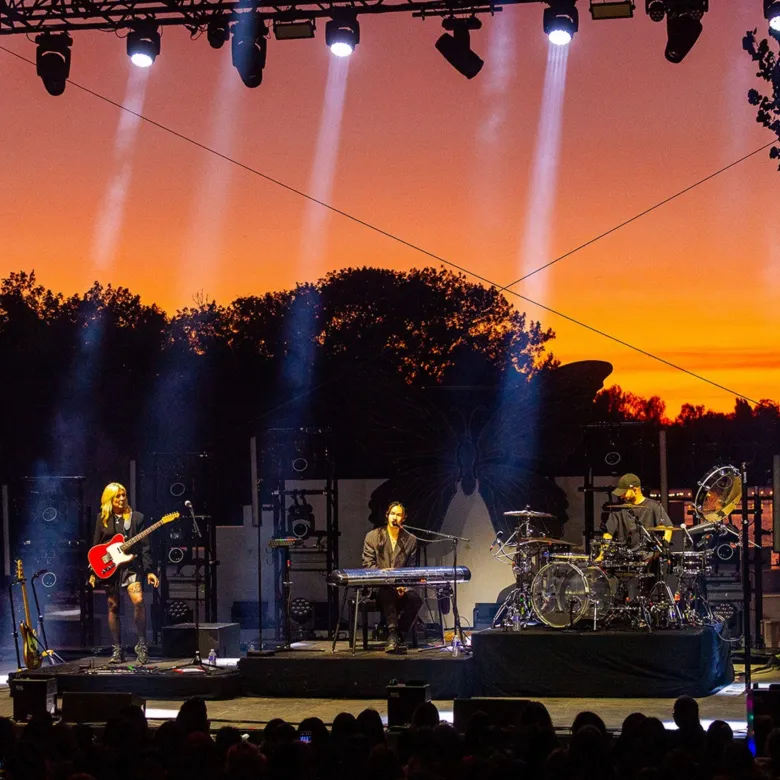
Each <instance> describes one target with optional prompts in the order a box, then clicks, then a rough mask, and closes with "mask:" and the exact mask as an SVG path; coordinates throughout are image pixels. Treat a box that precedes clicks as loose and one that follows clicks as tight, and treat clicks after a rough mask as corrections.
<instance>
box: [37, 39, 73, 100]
mask: <svg viewBox="0 0 780 780" xmlns="http://www.w3.org/2000/svg"><path fill="white" fill-rule="evenodd" d="M35 43H37V44H38V48H37V49H36V52H35V66H36V70H37V71H38V75H39V76H40V77H41V81H42V82H43V86H44V87H46V91H47V92H48V93H49V94H50V95H61V94H62V93H63V92H64V91H65V82H66V81H67V80H68V76H69V75H70V47H71V44H72V43H73V39H72V38H71V37H70V35H68V33H65V32H64V33H41V34H40V35H38V36H37V37H36V38H35Z"/></svg>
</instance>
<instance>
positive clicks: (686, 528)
mask: <svg viewBox="0 0 780 780" xmlns="http://www.w3.org/2000/svg"><path fill="white" fill-rule="evenodd" d="M680 528H682V529H683V531H685V535H686V536H687V537H688V541H689V542H690V543H691V547H693V537H692V536H691V535H690V534H689V533H688V526H687V525H685V523H680Z"/></svg>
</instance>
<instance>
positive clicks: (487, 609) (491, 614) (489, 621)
mask: <svg viewBox="0 0 780 780" xmlns="http://www.w3.org/2000/svg"><path fill="white" fill-rule="evenodd" d="M500 606H501V602H499V601H478V602H477V603H476V604H475V605H474V620H473V621H472V625H473V626H474V628H475V629H479V628H490V626H492V625H493V619H494V618H495V616H496V612H498V609H499V607H500Z"/></svg>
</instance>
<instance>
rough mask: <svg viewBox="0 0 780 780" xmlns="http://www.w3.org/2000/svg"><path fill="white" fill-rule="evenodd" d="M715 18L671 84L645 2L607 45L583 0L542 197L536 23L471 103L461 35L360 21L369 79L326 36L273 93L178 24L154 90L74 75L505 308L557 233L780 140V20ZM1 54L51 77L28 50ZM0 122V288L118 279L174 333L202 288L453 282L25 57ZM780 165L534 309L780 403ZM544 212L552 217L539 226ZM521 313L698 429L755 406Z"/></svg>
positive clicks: (398, 21) (695, 195)
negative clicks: (768, 70) (776, 70)
mask: <svg viewBox="0 0 780 780" xmlns="http://www.w3.org/2000/svg"><path fill="white" fill-rule="evenodd" d="M710 5H711V11H710V12H709V13H708V14H707V15H706V16H705V18H704V32H703V34H702V37H701V38H700V40H699V42H698V43H697V45H696V46H695V48H694V49H693V51H692V52H691V53H690V54H689V55H688V57H687V58H686V60H685V61H684V62H683V63H682V64H681V65H672V64H670V63H668V62H667V61H666V60H665V59H664V54H663V50H664V45H665V25H662V24H653V23H652V22H651V21H650V20H649V19H648V18H647V17H646V16H645V14H644V2H639V3H638V6H639V7H638V8H637V11H636V15H635V18H634V19H633V20H620V21H602V22H593V21H592V20H591V19H590V15H589V13H588V10H587V3H586V2H582V1H581V2H580V3H579V7H580V16H581V21H580V31H579V34H578V35H577V36H576V37H575V39H574V42H573V43H572V45H571V46H570V48H569V51H568V62H567V63H566V70H565V72H566V84H565V90H563V89H561V88H560V85H558V87H557V88H554V89H552V90H551V93H550V94H551V95H552V100H553V102H557V103H558V104H560V105H561V106H562V111H561V113H560V116H561V117H562V125H561V126H560V146H559V159H558V164H557V165H554V166H552V168H551V169H550V170H545V169H543V174H542V176H541V177H539V176H536V177H535V176H534V170H538V167H539V166H538V160H539V157H538V151H537V150H539V149H542V151H543V155H544V156H543V157H542V159H544V160H546V159H549V148H550V147H552V148H553V151H554V150H555V139H554V137H553V135H552V134H551V128H550V122H549V121H548V122H547V123H542V124H541V125H540V114H541V109H542V103H543V100H544V97H543V93H544V84H545V71H546V67H547V61H548V43H547V40H546V38H545V36H544V35H543V33H542V6H541V5H537V4H531V5H523V6H518V7H510V8H507V9H505V10H504V11H503V12H502V13H499V14H497V15H496V16H495V17H493V18H491V17H483V22H484V25H483V28H482V30H480V31H478V32H476V33H473V34H472V45H473V48H474V49H475V50H476V51H477V52H479V53H480V54H481V56H482V57H483V58H484V60H485V66H484V68H483V70H482V72H481V73H480V74H479V75H478V76H477V77H476V78H475V79H473V80H472V81H467V80H466V79H464V78H463V77H462V76H461V75H459V74H458V73H457V72H456V71H455V70H453V69H452V68H451V67H450V66H449V65H448V64H447V63H446V62H445V61H444V60H443V59H442V57H441V56H440V55H439V53H438V52H437V51H436V50H435V49H434V42H435V40H436V38H437V37H438V35H439V34H440V32H441V28H440V26H439V22H438V21H437V20H435V19H426V20H425V21H421V20H420V19H413V18H411V16H408V15H401V14H394V15H385V16H374V17H370V18H369V17H368V16H361V17H360V21H361V43H360V45H359V46H358V48H357V50H356V52H355V54H354V55H353V56H352V57H351V58H350V60H349V62H348V64H345V63H344V62H342V61H337V60H335V58H333V57H332V55H330V53H329V52H328V50H327V48H326V47H325V44H324V40H323V27H324V25H323V24H320V25H318V27H319V29H318V33H317V38H316V39H315V40H308V41H276V40H274V39H273V38H271V39H270V40H269V45H268V63H267V67H266V69H265V76H264V82H263V84H262V85H261V86H260V87H259V88H258V89H256V90H250V89H247V88H246V87H244V85H243V84H242V83H241V81H240V79H239V77H238V75H237V73H236V72H235V70H234V69H233V68H232V66H231V63H230V47H229V46H226V47H224V48H223V49H222V50H220V51H215V50H212V49H211V48H210V47H209V46H208V44H207V42H206V40H205V36H204V37H202V38H201V39H199V40H190V39H189V36H188V34H187V32H186V31H185V30H184V29H173V28H167V29H166V30H165V32H164V35H163V40H162V52H161V55H160V56H159V58H158V60H157V62H156V63H155V64H154V66H153V67H152V68H151V69H150V70H149V71H148V72H147V75H146V76H142V75H139V74H138V72H134V73H132V74H131V71H135V69H134V68H133V67H132V66H131V65H130V63H129V60H128V59H127V56H126V54H125V47H124V41H123V40H120V39H119V38H117V37H116V36H115V35H113V34H111V33H101V32H81V33H77V34H75V35H74V45H73V63H72V68H71V77H72V79H73V80H74V81H75V82H77V83H79V84H81V85H83V86H85V87H87V88H89V89H90V90H92V91H94V92H96V93H99V94H100V95H103V96H105V97H108V98H110V99H111V100H113V101H116V102H118V103H123V102H124V103H125V104H130V103H132V104H133V105H135V106H136V107H137V108H139V109H140V110H141V111H142V113H143V114H144V115H145V116H146V117H149V118H150V119H152V120H154V121H155V122H159V123H162V124H164V125H166V126H168V127H170V128H172V129H173V130H175V131H176V132H177V133H180V134H183V135H184V136H187V137H190V138H192V139H194V140H196V141H197V142H199V143H202V144H205V145H207V146H210V147H213V148H214V149H215V150H217V151H219V152H221V153H223V154H226V155H229V156H231V157H233V158H235V159H236V160H238V161H241V162H242V163H244V164H246V165H248V166H251V167H253V168H256V169H257V170H259V171H261V172H263V173H264V174H267V175H268V176H271V177H274V178H276V179H279V180H281V181H283V182H285V183H287V184H289V185H291V186H292V187H295V188H298V189H300V190H303V191H306V192H311V193H313V194H315V195H319V196H320V197H321V198H323V199H324V200H327V201H328V202H330V203H332V204H333V205H334V206H336V207H337V208H339V209H342V210H344V211H347V212H349V213H351V214H354V215H355V216H357V217H359V218H361V219H363V220H366V221H368V222H371V223H373V224H375V225H377V226H379V227H381V228H383V229H384V230H387V231H389V232H392V233H395V234H397V235H399V236H400V237H402V238H403V239H405V240H406V241H409V242H412V243H414V244H418V245H419V246H421V247H423V248H425V249H427V250H429V251H431V252H433V253H435V254H437V255H440V256H442V257H444V258H446V259H448V260H450V261H452V262H454V263H457V264H458V265H461V266H464V267H466V268H469V269H473V270H474V271H476V272H478V273H479V274H480V275H482V276H484V277H486V278H487V279H489V280H491V281H493V282H495V283H497V284H498V285H500V286H501V285H505V284H508V283H509V282H511V281H512V280H514V279H516V278H518V277H520V276H522V274H523V272H524V270H523V269H524V268H529V267H535V266H536V265H538V264H540V263H538V262H536V261H535V259H534V258H533V257H532V258H529V257H528V256H527V255H528V249H527V247H528V246H529V243H528V237H529V234H530V233H531V232H533V231H534V230H535V232H536V234H539V235H541V249H539V242H538V241H537V244H536V247H537V248H536V250H535V251H536V252H537V255H536V256H539V257H543V259H544V261H546V260H549V259H551V258H553V257H556V256H558V255H560V254H562V253H564V252H567V251H569V250H570V249H572V248H574V247H576V246H578V245H579V244H581V243H583V242H585V241H587V240H589V239H591V238H592V237H594V236H596V235H598V234H599V233H601V232H603V231H605V230H608V229H610V228H612V227H613V226H615V225H616V224H618V223H620V222H622V221H623V220H626V219H628V218H629V217H631V216H633V215H634V214H636V213H638V212H640V211H642V210H644V209H646V208H648V207H650V206H652V205H654V204H655V203H656V202H658V201H659V200H662V199H664V198H666V197H668V196H670V195H672V194H674V193H675V192H677V191H678V190H681V189H683V188H685V187H687V186H689V185H691V184H693V183H694V182H696V181H697V180H699V179H701V178H703V177H705V176H708V175H709V174H712V173H714V172H715V171H717V170H718V169H719V168H721V167H723V166H724V165H727V164H729V163H731V162H733V161H735V160H736V159H738V158H739V157H741V156H743V155H745V154H747V153H749V152H752V151H754V150H755V149H757V148H758V147H760V146H761V145H763V144H766V143H768V142H770V141H772V138H773V136H772V135H771V134H770V133H769V132H768V131H766V130H764V129H763V128H761V127H760V126H759V125H757V124H756V122H755V110H754V109H753V108H752V107H751V106H749V105H748V104H747V101H746V97H745V96H746V93H747V90H748V89H749V88H750V87H753V86H761V85H760V84H759V83H758V81H757V79H755V77H754V66H753V63H752V62H751V61H750V59H749V57H748V56H747V54H745V53H744V52H743V51H742V46H741V41H742V36H743V35H744V33H745V31H746V30H747V29H750V28H754V27H758V28H759V30H760V31H763V30H765V29H766V22H765V20H764V19H763V15H762V6H761V0H713V2H712V3H711V4H710ZM0 46H2V47H4V48H7V49H9V50H11V51H12V52H15V53H17V54H20V55H23V56H24V57H26V58H29V59H31V60H34V57H35V46H34V44H33V43H32V42H30V41H28V40H27V39H26V38H25V37H23V36H6V37H2V38H0ZM144 79H145V81H144ZM328 84H330V89H329V88H328ZM144 90H145V91H144ZM340 95H342V96H343V112H342V110H341V102H340V101H339V96H340ZM326 96H327V99H326ZM0 106H1V107H2V108H1V110H2V121H0V137H1V138H2V165H1V166H0V226H1V227H2V232H1V233H0V241H1V242H2V243H1V244H0V246H2V251H0V275H2V276H5V275H7V274H8V273H9V272H11V271H15V270H30V269H33V268H34V269H35V270H36V272H37V274H38V277H39V279H40V281H41V282H43V283H44V284H45V285H47V286H49V287H51V288H52V289H54V290H57V291H62V292H65V293H73V292H77V291H83V290H85V289H86V288H87V287H88V286H89V284H90V283H91V282H92V281H93V280H95V279H98V280H100V281H102V282H111V283H113V284H121V285H125V286H127V287H129V288H130V289H131V290H133V291H134V292H137V293H140V294H141V296H142V298H143V299H144V300H145V301H146V302H153V301H154V302H157V303H158V304H160V305H161V306H162V307H163V308H165V309H166V310H168V311H171V312H172V311H174V310H175V309H176V308H177V307H181V306H185V305H188V304H191V303H192V301H193V296H194V295H195V294H196V293H198V292H199V291H204V292H205V293H206V294H207V295H208V296H209V297H213V298H215V299H216V300H217V301H218V302H220V303H228V302H229V301H230V300H232V299H233V298H235V297H237V296H240V295H249V294H260V293H263V292H265V291H268V290H275V289H281V288H285V287H290V286H292V285H294V284H295V282H297V281H304V280H311V279H316V278H318V277H320V276H322V275H323V274H324V273H326V272H327V271H329V270H333V269H339V268H343V267H346V266H356V265H364V264H369V265H376V266H383V267H388V268H394V269H401V270H403V269H409V268H412V267H420V266H422V265H428V264H433V265H438V263H436V262H435V261H432V260H430V259H429V258H426V257H425V256H423V255H421V254H420V253H418V252H415V251H414V250H412V249H410V248H408V247H406V246H403V245H401V244H399V243H397V242H394V241H392V240H390V239H388V238H387V237H385V236H383V235H380V234H378V233H376V232H372V231H371V230H369V229H367V228H365V227H362V226H360V225H357V224H355V223H354V222H351V221H349V220H347V219H345V218H343V217H341V216H339V215H336V214H332V213H328V212H326V211H324V210H322V209H321V208H320V207H317V206H313V205H312V204H310V203H308V202H307V201H306V200H305V199H303V198H302V197H300V196H299V195H296V194H293V193H291V192H289V191H285V190H284V189H281V188H279V187H278V186H276V185H274V184H272V183H270V182H269V181H267V180H265V179H263V178H261V177H258V176H257V175H254V174H252V173H250V172H248V171H246V170H242V169H241V168H239V167H237V166H235V165H231V164H230V163H229V162H226V161H225V160H223V159H219V158H217V157H215V156H214V155H212V154H209V153H208V152H206V151H204V150H203V149H201V148H198V147H196V146H194V145H192V144H190V143H188V142H187V141H186V140H182V139H181V138H178V137H175V136H173V135H171V134H169V133H166V132H165V131H164V130H162V129H160V128H159V127H155V126H153V125H151V124H148V123H145V122H139V121H137V120H134V119H133V118H132V117H131V116H129V115H128V114H126V113H124V112H121V111H120V110H119V109H118V108H116V107H115V106H112V105H110V104H108V103H106V102H104V101H102V100H100V99H99V98H98V97H95V96H93V95H91V94H88V93H86V92H84V91H82V90H79V89H78V88H76V86H75V85H74V84H70V85H68V88H67V89H66V91H65V94H64V95H63V96H62V97H59V98H54V97H51V96H49V95H48V94H47V93H46V92H45V90H44V88H43V86H42V84H41V83H40V80H39V79H38V77H37V76H36V74H35V68H34V66H32V65H30V64H28V63H27V62H24V61H22V60H21V59H19V58H18V57H15V56H13V55H12V54H10V53H8V52H6V51H2V50H0ZM548 119H549V114H548ZM339 123H340V124H339ZM540 128H541V129H540ZM554 129H555V128H553V130H554ZM776 167H777V166H776V163H775V162H773V161H771V160H770V159H769V158H768V153H767V151H763V152H761V153H759V154H757V155H755V156H753V157H751V158H750V159H748V160H747V161H745V162H742V163H741V164H740V165H738V166H736V167H735V168H733V169H731V170H729V171H727V172H726V173H724V174H722V175H721V176H719V177H717V178H716V179H714V180H712V181H709V182H707V183H705V184H703V185H701V186H700V187H698V188H696V189H695V190H693V191H692V192H690V193H688V194H686V195H684V196H682V197H681V198H679V199H677V200H675V201H674V202H672V203H670V204H667V205H665V206H663V207H662V208H660V209H658V210H656V211H654V212H653V213H651V214H650V215H648V216H645V217H643V218H641V219H639V220H638V221H636V222H634V223H632V224H630V225H629V226H627V227H625V228H623V229H621V230H619V231H618V232H616V233H615V234H613V235H610V236H608V237H607V238H605V239H603V240H600V241H598V242H596V243H595V244H593V245H591V246H589V247H588V248H586V249H584V250H582V251H580V252H577V253H576V254H574V255H573V256H571V257H569V258H568V259H566V260H564V261H562V262H560V263H558V264H557V265H555V266H554V267H552V268H550V269H548V270H546V271H544V272H542V273H540V274H538V275H536V276H535V277H533V279H532V280H528V281H526V282H523V283H522V284H519V285H517V286H516V287H515V288H513V289H516V290H517V291H518V292H520V293H522V294H524V295H528V296H530V297H531V298H533V299H534V300H538V301H543V302H545V303H546V304H547V305H548V306H550V307H552V308H554V309H557V310H558V311H561V312H563V313H565V314H567V315H568V316H570V317H573V318H576V319H578V320H581V321H583V322H585V323H588V324H589V325H591V326H593V327H595V328H598V329H601V330H604V331H606V332H608V333H610V334H612V335H614V336H616V337H618V338H620V339H622V340H624V341H626V342H629V343H631V344H634V345H636V346H638V347H641V348H642V349H644V350H647V351H649V352H652V353H655V354H658V355H659V356H661V357H663V358H665V359H666V360H669V361H672V362H674V363H678V364H680V365H682V366H684V367H686V368H688V369H690V370H691V371H694V372H697V373H700V374H703V375H705V376H706V377H708V378H710V379H712V380H713V381H715V382H717V383H719V384H722V385H725V386H727V387H728V388H730V389H731V390H733V391H736V392H739V393H742V394H744V395H746V396H747V397H749V398H752V399H756V400H758V399H761V398H767V397H769V398H775V399H780V392H778V380H779V379H780V365H779V363H780V361H778V351H779V350H778V347H780V306H778V304H777V301H778V295H779V294H780V238H779V236H780V210H779V209H778V206H779V205H780V198H778V193H779V192H780V172H778V171H777V170H776ZM540 178H541V180H542V181H543V183H544V184H546V185H547V192H546V194H541V195H540V191H539V180H540ZM535 182H536V183H535ZM542 189H544V187H543V188H542ZM545 197H546V198H547V199H548V202H549V206H550V207H549V209H548V210H547V211H545V209H544V208H542V207H539V208H536V209H535V210H534V206H539V204H540V203H541V202H542V201H543V200H544V198H545ZM542 205H543V204H542ZM529 215H530V217H529ZM540 228H541V230H540ZM539 253H541V254H539ZM515 301H516V303H517V304H518V305H519V306H521V307H525V308H526V310H527V311H528V314H529V315H530V316H531V317H532V318H534V319H537V318H539V319H541V321H542V322H543V324H544V325H546V326H550V327H552V328H553V329H554V330H555V331H556V333H557V338H556V339H555V341H554V342H553V345H552V349H553V351H554V352H555V353H556V354H557V355H558V357H560V358H561V359H562V360H564V361H565V362H568V361H572V360H580V359H590V358H595V359H603V360H608V361H610V362H611V363H613V365H614V366H615V371H614V374H613V375H612V377H611V378H610V379H609V380H608V381H609V383H610V384H611V383H613V382H614V383H618V384H620V385H621V386H622V387H623V388H624V389H627V390H631V391H633V392H636V393H640V394H643V395H649V394H659V395H661V396H662V397H663V398H664V399H665V400H666V401H667V404H668V412H669V413H670V414H671V415H672V416H673V415H675V414H676V413H677V411H678V410H679V407H680V404H681V403H683V402H686V401H687V402H692V403H703V404H706V405H708V406H709V407H711V408H714V409H717V410H730V409H731V408H732V407H733V403H734V397H733V394H732V393H729V392H726V391H723V390H719V389H717V388H715V387H713V386H711V385H708V384H706V383H705V382H702V381H700V380H698V379H696V378H694V377H691V376H689V375H687V374H684V373H681V372H679V371H676V370H674V369H672V368H669V367H667V366H665V365H662V364H660V363H657V362H655V361H653V360H651V359H649V358H647V357H645V356H644V355H641V354H638V353H636V352H633V351H632V350H630V349H628V348H626V347H624V346H621V345H619V344H616V343H615V342H612V341H610V340H607V339H605V338H604V337H603V336H600V335H596V334H594V333H592V332H589V331H587V330H585V329H584V328H582V327H580V326H578V325H575V324H573V323H570V322H567V321H566V320H563V319H561V318H559V317H557V316H555V315H554V314H551V313H547V312H544V311H542V310H540V309H539V308H538V307H536V306H533V305H530V304H528V305H526V304H525V303H524V302H522V301H519V300H517V299H515Z"/></svg>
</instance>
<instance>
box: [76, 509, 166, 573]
mask: <svg viewBox="0 0 780 780" xmlns="http://www.w3.org/2000/svg"><path fill="white" fill-rule="evenodd" d="M178 517H179V513H178V512H171V513H170V514H169V515H164V516H163V517H162V518H160V519H159V520H158V521H157V522H156V523H155V524H154V525H150V526H149V527H148V528H145V529H144V530H143V531H141V533H140V534H137V535H136V536H134V537H133V538H132V539H127V540H125V537H124V536H122V534H116V536H114V538H113V539H111V541H109V542H106V543H105V544H96V545H95V546H94V547H93V548H92V549H91V550H90V551H89V552H88V553H87V559H88V560H89V565H90V566H91V567H92V571H93V572H94V573H95V576H96V577H98V578H100V579H101V580H105V579H108V578H109V577H110V576H111V575H112V574H113V573H114V572H115V571H116V568H117V566H121V565H122V564H123V563H127V562H128V561H132V560H133V558H135V556H134V555H131V554H128V552H127V551H128V550H129V549H130V548H131V547H132V546H133V545H134V544H136V543H137V542H140V541H141V539H143V538H144V537H146V536H149V534H150V533H152V531H156V530H157V529H158V528H159V527H160V526H163V525H165V524H166V523H172V522H173V521H174V520H176V519H177V518H178Z"/></svg>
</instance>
